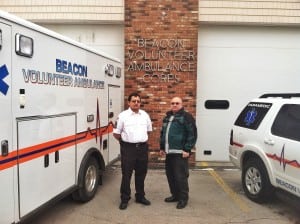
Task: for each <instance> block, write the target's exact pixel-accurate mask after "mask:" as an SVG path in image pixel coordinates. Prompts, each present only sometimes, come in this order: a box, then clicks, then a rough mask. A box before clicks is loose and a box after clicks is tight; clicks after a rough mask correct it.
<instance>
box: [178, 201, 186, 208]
mask: <svg viewBox="0 0 300 224" xmlns="http://www.w3.org/2000/svg"><path fill="white" fill-rule="evenodd" d="M186 205H187V201H178V203H177V206H176V208H178V209H182V208H184V207H185V206H186Z"/></svg>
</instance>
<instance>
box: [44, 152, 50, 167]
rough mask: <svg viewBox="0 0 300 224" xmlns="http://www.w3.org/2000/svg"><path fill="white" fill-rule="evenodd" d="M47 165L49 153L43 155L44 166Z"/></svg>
mask: <svg viewBox="0 0 300 224" xmlns="http://www.w3.org/2000/svg"><path fill="white" fill-rule="evenodd" d="M48 166H49V154H47V155H45V157H44V167H45V168H46V167H48Z"/></svg>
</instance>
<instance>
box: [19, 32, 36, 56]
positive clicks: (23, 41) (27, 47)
mask: <svg viewBox="0 0 300 224" xmlns="http://www.w3.org/2000/svg"><path fill="white" fill-rule="evenodd" d="M16 53H17V54H18V55H21V56H25V57H29V58H31V57H32V56H33V39H32V38H30V37H26V36H24V35H21V34H16Z"/></svg>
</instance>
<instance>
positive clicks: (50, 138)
mask: <svg viewBox="0 0 300 224" xmlns="http://www.w3.org/2000/svg"><path fill="white" fill-rule="evenodd" d="M123 83H124V79H123V76H122V65H121V63H120V61H119V60H118V59H115V58H112V57H110V56H109V55H106V54H104V53H100V52H96V51H94V50H92V49H90V48H88V47H86V46H84V45H82V44H80V43H77V42H75V41H73V40H71V39H68V38H66V37H64V36H61V35H59V34H57V33H54V32H52V31H50V30H47V29H45V28H42V27H40V26H37V25H35V24H33V23H30V22H28V21H25V20H22V19H20V18H17V17H15V16H13V15H10V14H8V13H5V12H3V11H0V108H1V112H0V113H1V116H0V144H1V151H0V198H1V200H0V205H1V206H0V207H1V209H0V223H17V222H19V221H22V220H24V219H26V218H27V217H28V216H30V215H31V214H32V213H33V212H36V211H37V210H39V208H42V207H43V206H45V205H47V204H49V203H50V202H53V201H54V200H57V199H59V198H61V197H62V196H64V195H67V194H70V193H72V194H73V197H74V198H75V199H78V200H81V201H83V202H86V201H89V200H91V199H92V198H93V197H94V195H95V193H96V191H97V187H98V184H99V183H101V175H102V172H103V171H104V170H105V167H106V166H107V165H108V164H109V163H111V162H113V161H114V160H115V159H117V158H118V156H119V147H118V142H117V141H116V140H115V139H114V138H113V136H112V129H113V123H114V122H115V120H116V117H117V115H118V114H119V113H120V112H121V111H122V104H123V100H122V99H123V86H124V84H123Z"/></svg>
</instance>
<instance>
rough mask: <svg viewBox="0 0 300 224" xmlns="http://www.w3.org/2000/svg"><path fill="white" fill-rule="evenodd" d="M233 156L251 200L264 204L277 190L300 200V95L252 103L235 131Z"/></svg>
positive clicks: (268, 96) (265, 97)
mask: <svg viewBox="0 0 300 224" xmlns="http://www.w3.org/2000/svg"><path fill="white" fill-rule="evenodd" d="M229 155H230V160H231V162H232V163H233V164H234V165H236V166H237V167H239V168H240V169H241V170H242V185H243V189H244V191H245V194H246V195H247V197H248V198H250V199H251V200H253V201H255V202H264V201H266V200H267V199H269V198H270V197H271V196H272V194H273V192H274V190H275V189H276V188H281V189H283V190H285V191H287V192H290V193H292V194H294V195H296V196H298V197H300V94H265V95H263V96H261V97H260V98H257V99H254V100H253V101H251V102H250V103H248V105H247V106H246V107H245V108H244V110H243V111H242V112H241V114H240V115H239V116H238V118H237V120H236V121H235V123H234V126H233V128H232V130H231V135H230V146H229Z"/></svg>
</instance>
